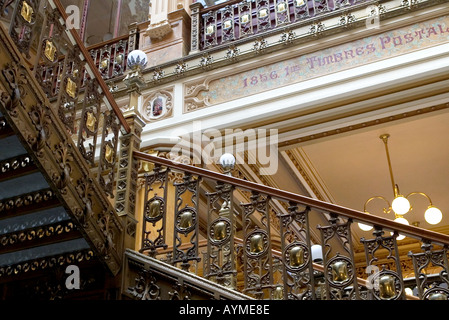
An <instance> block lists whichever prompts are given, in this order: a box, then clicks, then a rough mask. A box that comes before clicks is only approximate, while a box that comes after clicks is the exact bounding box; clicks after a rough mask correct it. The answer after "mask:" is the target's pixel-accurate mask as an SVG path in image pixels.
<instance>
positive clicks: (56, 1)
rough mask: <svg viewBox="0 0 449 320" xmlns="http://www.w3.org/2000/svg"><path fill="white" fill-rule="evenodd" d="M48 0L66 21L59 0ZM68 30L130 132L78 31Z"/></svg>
mask: <svg viewBox="0 0 449 320" xmlns="http://www.w3.org/2000/svg"><path fill="white" fill-rule="evenodd" d="M48 2H49V3H53V4H54V6H55V7H56V8H57V10H58V12H59V14H60V15H61V17H62V18H63V19H64V21H67V19H68V16H67V14H66V12H65V10H64V7H63V5H62V4H61V2H60V1H59V0H48ZM69 32H70V35H71V37H72V38H73V40H74V41H75V42H76V45H77V46H78V47H79V49H80V51H81V53H82V55H83V56H84V59H85V60H86V63H87V64H88V66H89V68H90V69H91V72H92V73H93V76H94V77H95V78H96V79H97V81H98V84H99V85H100V88H101V90H102V91H103V92H104V95H105V97H106V100H107V101H108V103H109V105H110V107H111V109H112V111H113V112H114V113H115V115H116V116H117V118H118V120H119V121H120V124H121V126H122V127H123V129H124V130H125V131H126V133H129V132H131V128H130V126H129V124H128V123H127V122H126V120H125V117H124V116H123V113H122V111H121V110H120V108H119V107H118V105H117V103H116V102H115V100H114V97H113V96H112V94H111V92H110V91H109V88H108V86H107V85H106V83H105V82H104V80H103V78H102V77H101V75H100V72H99V71H98V69H97V67H96V66H95V63H94V62H93V60H92V58H91V57H90V54H89V52H88V51H87V49H86V47H85V46H84V43H83V42H82V41H81V38H80V37H79V35H78V33H77V32H76V31H75V29H73V28H70V29H69Z"/></svg>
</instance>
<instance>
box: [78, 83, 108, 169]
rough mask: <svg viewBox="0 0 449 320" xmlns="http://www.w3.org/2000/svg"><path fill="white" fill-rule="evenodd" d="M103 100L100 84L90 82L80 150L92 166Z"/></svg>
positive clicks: (79, 138)
mask: <svg viewBox="0 0 449 320" xmlns="http://www.w3.org/2000/svg"><path fill="white" fill-rule="evenodd" d="M102 98H103V94H101V93H99V91H98V83H97V82H96V81H94V80H88V81H87V83H86V87H85V94H84V105H83V111H82V113H81V119H80V124H79V129H78V148H79V150H80V152H81V154H82V155H83V157H84V159H86V161H87V162H88V163H89V164H90V165H92V166H94V165H95V149H96V147H97V138H98V131H99V130H98V128H99V123H100V115H101V103H102Z"/></svg>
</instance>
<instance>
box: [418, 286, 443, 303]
mask: <svg viewBox="0 0 449 320" xmlns="http://www.w3.org/2000/svg"><path fill="white" fill-rule="evenodd" d="M423 300H449V290H448V289H446V288H440V287H434V288H432V289H429V290H427V291H426V292H425V293H424V297H423Z"/></svg>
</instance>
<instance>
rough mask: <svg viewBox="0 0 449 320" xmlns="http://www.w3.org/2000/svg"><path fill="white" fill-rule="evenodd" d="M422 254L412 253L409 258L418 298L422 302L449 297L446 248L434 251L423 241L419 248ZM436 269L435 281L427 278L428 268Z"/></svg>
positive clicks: (448, 270)
mask: <svg viewBox="0 0 449 320" xmlns="http://www.w3.org/2000/svg"><path fill="white" fill-rule="evenodd" d="M421 248H422V250H423V251H424V252H421V253H412V252H409V254H408V255H409V256H410V257H411V258H412V260H413V268H414V271H415V279H416V285H417V288H418V295H419V298H420V299H422V300H430V299H437V298H438V299H443V298H444V297H445V296H446V298H447V297H448V296H449V289H447V288H448V286H449V263H448V258H447V247H446V246H445V247H444V248H443V249H441V250H434V249H433V245H432V244H430V243H429V242H427V241H424V243H423V245H422V246H421ZM431 266H433V267H437V268H439V269H440V272H439V274H438V277H436V279H431V278H429V275H428V274H427V272H426V268H428V267H431Z"/></svg>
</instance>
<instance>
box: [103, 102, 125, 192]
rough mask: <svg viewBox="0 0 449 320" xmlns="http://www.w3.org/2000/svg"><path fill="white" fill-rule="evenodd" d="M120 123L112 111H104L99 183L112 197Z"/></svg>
mask: <svg viewBox="0 0 449 320" xmlns="http://www.w3.org/2000/svg"><path fill="white" fill-rule="evenodd" d="M119 133H120V124H119V123H118V122H117V118H116V117H115V115H114V113H113V112H111V111H108V112H105V113H104V118H103V135H102V138H101V151H100V162H99V164H98V183H99V184H100V186H101V187H102V188H103V191H104V192H106V194H108V195H109V196H110V197H111V198H113V197H114V195H113V187H114V177H115V172H116V170H115V165H116V163H117V159H118V156H117V149H118V140H119Z"/></svg>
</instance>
